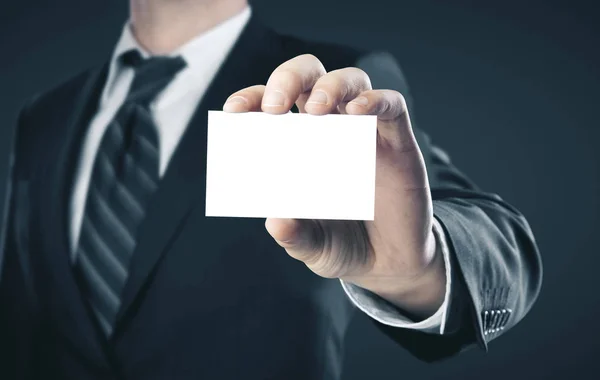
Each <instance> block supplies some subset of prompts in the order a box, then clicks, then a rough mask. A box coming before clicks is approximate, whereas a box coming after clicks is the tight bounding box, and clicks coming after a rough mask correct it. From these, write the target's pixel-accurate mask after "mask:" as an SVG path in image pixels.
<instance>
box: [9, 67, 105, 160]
mask: <svg viewBox="0 0 600 380" xmlns="http://www.w3.org/2000/svg"><path fill="white" fill-rule="evenodd" d="M101 70H102V68H100V67H98V68H92V69H88V70H85V71H83V72H80V73H78V74H76V75H74V76H72V77H71V78H69V79H67V80H65V81H63V82H62V83H59V84H58V85H55V86H54V87H52V88H50V89H49V90H46V91H43V92H41V93H38V94H36V95H34V96H33V97H32V98H30V99H29V100H28V101H27V102H26V104H25V105H24V107H23V108H22V109H21V112H20V114H19V119H18V121H17V123H16V127H15V131H14V134H13V154H15V155H16V156H18V157H20V159H19V161H22V160H24V159H26V157H28V156H30V154H29V153H31V152H32V151H35V150H37V149H38V148H40V147H43V146H44V144H45V142H47V141H49V139H53V138H54V137H56V136H55V133H56V131H53V130H52V127H50V126H52V125H56V124H55V123H54V121H55V120H61V119H64V122H65V123H66V122H67V120H68V117H69V115H70V113H71V111H72V110H73V107H74V105H75V104H76V102H77V101H78V99H79V98H80V96H79V94H80V92H81V90H82V89H83V88H84V86H85V84H86V82H87V81H88V80H89V79H90V78H91V77H92V76H94V74H97V73H99V72H100V71H101ZM22 163H23V162H22Z"/></svg>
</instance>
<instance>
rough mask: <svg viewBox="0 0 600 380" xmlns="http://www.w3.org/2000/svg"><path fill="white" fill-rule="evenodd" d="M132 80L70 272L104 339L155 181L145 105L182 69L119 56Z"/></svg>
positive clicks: (155, 156) (175, 62) (104, 147)
mask: <svg viewBox="0 0 600 380" xmlns="http://www.w3.org/2000/svg"><path fill="white" fill-rule="evenodd" d="M121 62H122V63H123V64H124V65H128V66H131V67H133V68H134V70H135V77H134V80H133V83H132V85H131V88H130V90H129V93H128V95H127V98H126V100H125V102H124V104H123V105H122V106H121V108H120V109H119V111H118V112H117V114H116V116H115V118H114V119H113V120H112V122H111V123H110V124H109V126H108V127H107V129H106V132H105V133H104V136H103V137H102V141H101V143H100V147H99V149H98V153H97V154H96V159H95V162H94V167H93V171H92V176H91V180H90V185H89V190H88V195H87V202H86V205H85V212H84V217H83V221H82V225H81V233H80V236H79V243H78V247H77V254H76V263H75V265H76V268H77V269H78V270H79V272H80V274H81V278H82V280H83V281H82V282H83V283H82V285H83V286H82V290H83V292H84V294H85V296H86V297H87V298H88V300H89V303H90V306H91V308H92V310H93V312H94V314H95V315H96V317H97V318H98V322H99V324H100V326H101V327H102V329H103V330H104V332H105V333H106V335H107V336H110V335H111V334H112V331H113V327H114V323H115V318H116V315H117V313H118V311H119V307H120V305H121V293H122V291H123V288H124V286H125V283H126V281H127V278H128V273H129V264H130V262H131V257H132V254H133V251H134V249H135V246H136V242H137V234H138V228H139V226H140V224H141V222H142V221H143V220H144V216H145V214H146V207H147V205H148V203H149V200H150V199H151V197H152V195H153V194H154V192H155V190H156V189H157V186H158V181H159V162H160V161H159V158H160V154H159V153H160V150H159V142H158V134H157V131H156V126H155V124H154V121H153V119H152V114H151V112H150V109H149V105H150V103H151V102H152V100H153V99H154V98H156V96H157V95H158V94H159V93H160V92H161V91H163V90H164V88H165V87H166V86H167V85H168V84H169V83H170V82H171V80H172V79H173V78H174V76H175V75H176V74H177V73H178V72H179V71H180V70H181V69H183V68H184V67H185V66H186V64H185V61H184V60H183V58H181V57H176V58H172V57H154V58H149V59H143V58H142V57H141V55H140V54H139V52H138V51H137V50H131V51H128V52H126V53H125V54H123V55H122V56H121Z"/></svg>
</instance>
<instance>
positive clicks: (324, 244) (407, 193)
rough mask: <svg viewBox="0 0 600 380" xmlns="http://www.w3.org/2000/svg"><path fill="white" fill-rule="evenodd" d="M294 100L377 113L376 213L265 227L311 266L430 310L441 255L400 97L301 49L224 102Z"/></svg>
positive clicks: (269, 104)
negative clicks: (332, 67) (263, 81)
mask: <svg viewBox="0 0 600 380" xmlns="http://www.w3.org/2000/svg"><path fill="white" fill-rule="evenodd" d="M294 104H296V106H297V107H298V110H299V111H300V112H306V113H310V114H314V115H324V114H329V113H341V114H349V115H365V114H367V115H377V117H378V119H377V165H376V190H375V218H374V221H346V220H308V219H274V218H269V219H267V220H266V223H265V226H266V229H267V231H268V232H269V233H270V234H271V236H272V237H273V238H274V239H275V241H276V242H277V243H278V244H279V245H280V246H282V247H283V248H285V250H286V251H287V252H288V254H289V255H290V256H292V257H293V258H295V259H298V260H301V261H302V262H304V263H305V264H306V266H307V267H308V268H310V269H311V270H312V271H313V272H315V273H316V274H318V275H320V276H322V277H326V278H341V279H342V280H344V281H348V282H350V283H353V284H355V285H358V286H360V287H362V288H365V289H368V290H370V291H372V292H374V293H376V294H378V295H380V296H381V297H383V298H385V299H387V300H388V301H390V302H392V303H394V304H395V305H397V306H399V307H400V308H402V309H403V310H405V311H407V312H409V313H412V314H413V315H415V316H418V317H421V318H424V317H427V316H429V315H431V314H432V313H433V312H435V310H437V309H438V308H439V307H440V305H441V304H442V302H443V298H444V288H445V271H444V262H443V258H441V256H442V255H441V254H438V253H437V251H438V249H436V241H435V238H434V235H433V232H432V220H433V211H432V202H431V195H430V190H429V184H428V180H427V172H426V169H425V163H424V160H423V156H422V154H421V151H420V150H419V146H418V145H417V142H416V139H415V136H414V134H413V132H412V128H411V122H410V118H409V115H408V110H407V107H406V102H405V101H404V98H403V96H402V95H401V94H400V93H398V92H396V91H392V90H373V89H372V88H371V81H370V79H369V76H368V75H367V74H366V73H365V72H364V71H362V70H360V69H358V68H354V67H349V68H344V69H340V70H334V71H331V72H329V73H327V72H326V71H325V68H324V67H323V65H322V63H321V62H320V61H319V60H318V59H317V58H316V57H314V56H312V55H301V56H298V57H295V58H293V59H291V60H289V61H287V62H285V63H283V64H282V65H280V66H279V67H277V69H275V71H273V73H272V74H271V76H270V77H269V80H268V82H267V84H266V86H264V85H257V86H252V87H248V88H245V89H242V90H240V91H238V92H236V93H234V94H232V95H231V96H230V97H229V98H228V100H227V102H226V103H225V105H224V107H223V110H224V111H226V112H249V111H263V112H267V113H271V114H282V113H287V112H289V111H290V109H291V108H292V106H293V105H294Z"/></svg>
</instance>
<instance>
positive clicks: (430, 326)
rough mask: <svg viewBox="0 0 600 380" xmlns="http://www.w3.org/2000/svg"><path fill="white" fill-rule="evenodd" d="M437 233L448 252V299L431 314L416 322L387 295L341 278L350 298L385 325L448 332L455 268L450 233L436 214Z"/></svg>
mask: <svg viewBox="0 0 600 380" xmlns="http://www.w3.org/2000/svg"><path fill="white" fill-rule="evenodd" d="M433 233H434V236H435V238H436V242H437V244H438V247H439V248H440V249H441V251H442V254H443V256H444V264H445V267H446V294H445V296H444V302H443V303H442V305H441V306H440V308H439V309H438V310H437V311H436V312H435V313H434V314H433V315H432V316H431V317H429V318H427V319H425V320H422V321H420V322H414V321H412V320H411V319H409V318H408V317H406V316H404V315H402V313H400V311H399V310H398V309H397V308H395V307H394V306H393V305H392V304H390V303H389V302H387V301H385V300H384V299H383V298H381V297H379V296H377V295H376V294H374V293H372V292H370V291H368V290H366V289H363V288H361V287H359V286H356V285H354V284H351V283H349V282H345V281H343V280H341V279H340V282H341V284H342V288H344V291H345V292H346V295H347V296H348V298H350V301H352V303H353V304H354V305H355V306H356V307H358V308H359V309H360V310H362V311H363V312H364V313H365V314H367V315H368V316H369V317H371V318H373V319H374V320H376V321H377V322H380V323H382V324H384V325H388V326H393V327H400V328H405V329H413V330H420V331H423V332H427V333H433V334H444V330H445V327H446V314H447V312H448V305H449V300H450V291H451V278H452V277H451V269H452V268H450V251H449V249H448V242H447V240H446V235H445V234H444V230H443V229H442V226H441V224H440V222H439V221H438V220H437V219H436V218H435V217H434V218H433Z"/></svg>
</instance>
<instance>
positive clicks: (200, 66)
mask: <svg viewBox="0 0 600 380" xmlns="http://www.w3.org/2000/svg"><path fill="white" fill-rule="evenodd" d="M250 16H251V9H250V7H247V8H246V9H245V10H244V11H243V12H241V13H239V14H238V15H236V16H234V17H233V18H230V19H229V20H227V21H225V22H223V23H221V24H220V25H218V26H216V27H214V28H212V29H211V30H209V31H207V32H205V33H203V34H202V35H200V36H198V37H196V38H194V39H193V40H192V41H190V42H188V43H187V44H185V45H184V46H183V47H181V48H180V49H178V50H177V51H175V52H173V53H172V54H171V55H174V56H175V55H181V56H182V57H183V58H184V59H185V61H186V63H187V67H186V68H184V69H183V70H182V71H180V73H179V74H178V75H177V76H176V77H175V78H174V79H173V81H172V82H171V83H170V84H169V85H168V86H167V87H166V88H165V90H164V91H163V92H162V93H161V94H160V95H159V96H158V97H157V98H156V99H155V100H154V102H153V103H152V104H151V106H150V109H151V113H152V115H153V117H154V121H155V123H156V127H157V128H158V138H159V149H160V163H159V176H161V177H162V176H163V175H164V173H165V171H166V168H167V166H168V164H169V161H170V159H171V156H172V155H173V152H174V151H175V149H176V148H177V144H178V143H179V140H180V139H181V136H182V135H183V133H184V131H185V129H186V128H187V124H188V123H189V121H190V119H191V117H192V115H193V113H194V111H195V110H196V107H197V106H198V103H199V102H200V101H201V99H202V97H203V95H204V93H205V92H206V90H207V88H208V86H209V84H210V82H211V81H212V80H213V78H214V77H215V75H216V73H217V70H218V69H219V68H220V66H221V64H222V63H223V62H224V61H225V59H226V57H227V55H228V53H229V51H230V50H231V49H232V48H233V45H234V43H235V42H236V40H237V39H238V37H239V35H240V34H241V32H242V30H243V28H244V26H245V25H246V23H247V22H248V20H249V19H250ZM130 49H138V50H139V51H140V52H141V53H142V55H143V56H144V57H148V56H149V54H148V53H147V52H146V51H145V50H144V49H143V48H142V47H141V46H140V45H139V44H138V42H137V41H136V39H135V37H134V36H133V34H132V33H131V29H130V26H129V24H127V25H125V27H124V29H123V32H122V34H121V38H120V40H119V42H118V43H117V45H116V48H115V50H114V53H113V56H112V59H111V62H110V67H109V72H108V77H107V81H106V83H105V86H104V90H103V92H102V96H101V98H100V104H99V105H98V111H97V113H96V115H95V116H94V118H93V119H92V121H91V124H90V126H89V128H88V130H87V133H86V136H85V139H84V142H83V144H84V145H83V149H82V155H81V158H80V161H79V165H78V169H77V173H76V175H75V182H74V183H75V185H74V189H73V194H72V197H71V203H70V243H71V251H72V258H73V260H74V259H75V255H76V252H77V250H76V247H77V242H78V240H79V233H80V229H81V224H82V219H83V214H84V207H85V201H86V198H87V192H88V187H89V183H90V179H91V174H92V168H93V164H94V160H95V157H96V153H97V151H98V149H99V145H100V141H101V139H102V136H103V134H104V132H105V130H106V128H107V127H108V125H109V123H110V121H111V120H112V119H113V118H114V117H115V115H116V113H117V111H118V109H119V108H120V107H121V105H122V104H123V103H124V101H125V98H126V96H127V93H128V91H129V87H130V86H131V83H132V81H133V76H134V71H133V69H132V68H130V67H126V66H124V65H122V64H121V63H120V62H119V60H118V58H119V56H120V55H121V54H122V53H124V52H125V51H127V50H130ZM434 231H435V232H436V237H437V240H438V243H439V244H442V248H443V252H444V258H445V262H446V274H447V279H448V280H447V284H446V298H445V300H444V304H443V305H442V307H440V309H439V310H438V311H437V312H436V313H435V314H434V315H433V316H431V317H430V318H428V319H426V320H424V321H421V322H418V323H414V322H412V321H410V320H409V319H407V318H406V317H404V316H402V315H401V314H400V313H399V312H398V311H397V310H396V309H394V308H393V307H391V306H390V305H389V304H387V303H385V302H382V301H381V299H380V298H378V297H376V296H375V295H373V294H372V293H369V292H368V291H366V290H364V289H362V288H359V287H357V286H355V285H352V284H349V283H345V282H343V281H342V286H343V289H344V290H345V292H346V294H347V295H348V297H349V298H350V300H351V301H352V302H353V303H354V304H355V305H356V306H357V307H358V308H359V309H360V310H362V311H363V312H365V313H366V314H367V315H369V316H370V317H372V318H374V319H375V320H377V321H379V322H381V323H384V324H387V325H391V326H396V327H403V328H410V329H420V330H424V331H427V332H431V333H439V334H442V333H443V331H444V324H445V320H446V309H447V305H448V299H449V294H450V265H449V262H448V250H447V247H446V246H445V238H444V235H443V231H442V229H441V226H440V225H439V223H438V222H437V220H436V221H435V226H434ZM249 249H251V247H249Z"/></svg>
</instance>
